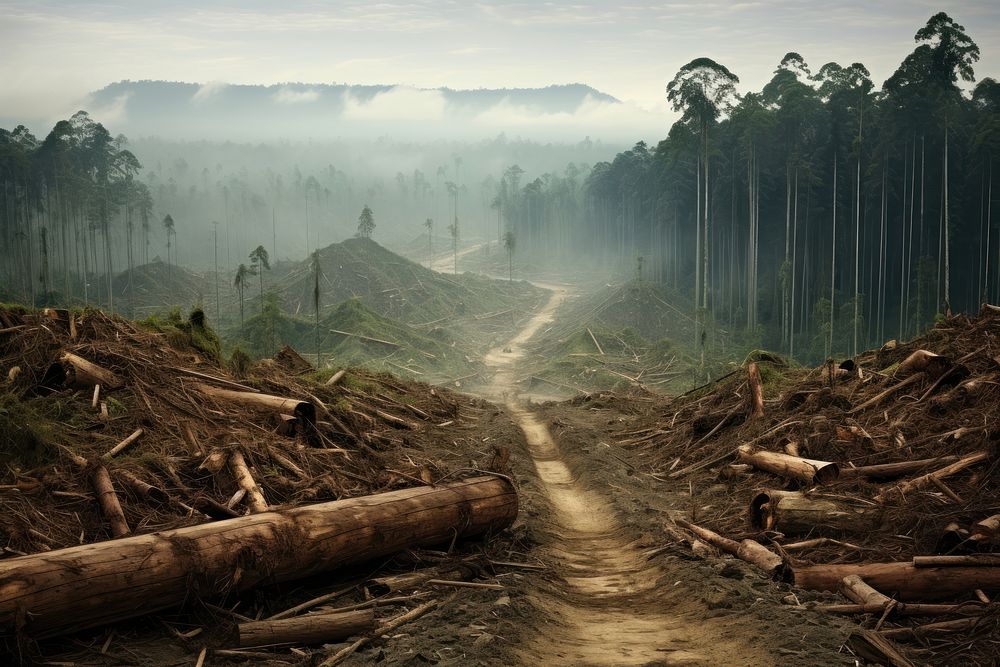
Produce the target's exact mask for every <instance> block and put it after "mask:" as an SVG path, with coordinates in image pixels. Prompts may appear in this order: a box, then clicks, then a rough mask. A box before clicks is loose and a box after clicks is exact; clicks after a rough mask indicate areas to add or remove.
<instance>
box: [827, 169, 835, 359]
mask: <svg viewBox="0 0 1000 667" xmlns="http://www.w3.org/2000/svg"><path fill="white" fill-rule="evenodd" d="M832 227H833V231H832V232H831V235H830V342H829V344H828V345H827V348H826V356H827V358H831V357H833V327H834V317H835V316H834V313H836V312H837V305H836V304H837V300H836V296H837V152H836V151H834V153H833V225H832Z"/></svg>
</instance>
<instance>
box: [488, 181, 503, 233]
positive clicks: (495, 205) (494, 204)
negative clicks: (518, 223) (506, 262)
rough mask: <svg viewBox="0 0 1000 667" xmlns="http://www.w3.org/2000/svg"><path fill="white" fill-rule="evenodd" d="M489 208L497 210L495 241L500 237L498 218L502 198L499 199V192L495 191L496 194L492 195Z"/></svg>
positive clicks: (501, 209) (501, 206) (499, 216)
mask: <svg viewBox="0 0 1000 667" xmlns="http://www.w3.org/2000/svg"><path fill="white" fill-rule="evenodd" d="M490 208H492V209H494V210H495V211H496V212H497V241H499V240H501V238H502V237H501V236H500V218H501V213H502V211H503V200H502V199H500V194H499V193H497V196H496V197H494V198H493V201H491V202H490Z"/></svg>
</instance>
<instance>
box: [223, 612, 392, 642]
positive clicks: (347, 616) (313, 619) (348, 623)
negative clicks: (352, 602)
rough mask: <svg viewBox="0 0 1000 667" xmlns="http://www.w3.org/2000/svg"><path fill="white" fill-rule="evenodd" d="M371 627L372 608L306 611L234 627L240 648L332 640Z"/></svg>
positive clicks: (373, 616)
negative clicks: (302, 613) (288, 616)
mask: <svg viewBox="0 0 1000 667" xmlns="http://www.w3.org/2000/svg"><path fill="white" fill-rule="evenodd" d="M374 630H375V613H374V612H373V611H372V610H371V609H362V610H359V611H348V612H341V613H338V614H309V615H307V616H296V617H294V618H286V619H284V620H277V621H272V620H269V621H254V622H252V623H241V624H240V625H239V626H238V628H237V632H238V637H239V639H238V641H237V643H238V645H239V647H240V648H252V647H255V646H274V645H277V644H305V645H307V646H309V645H313V644H332V643H334V642H340V641H344V640H345V639H347V638H348V637H352V636H354V635H362V634H368V633H370V632H373V631H374Z"/></svg>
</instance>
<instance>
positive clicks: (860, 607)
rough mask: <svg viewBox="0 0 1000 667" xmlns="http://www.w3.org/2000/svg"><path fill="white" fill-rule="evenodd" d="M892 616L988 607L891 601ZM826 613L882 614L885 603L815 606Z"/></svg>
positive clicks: (974, 612)
mask: <svg viewBox="0 0 1000 667" xmlns="http://www.w3.org/2000/svg"><path fill="white" fill-rule="evenodd" d="M891 602H892V604H893V607H892V616H944V615H948V614H965V615H970V616H976V615H980V614H983V613H986V611H987V610H988V607H987V606H986V605H985V604H983V603H981V602H959V603H955V604H927V603H921V602H896V601H895V600H892V601H891ZM816 608H817V609H818V610H819V611H823V612H826V613H828V614H879V615H881V614H883V613H885V610H886V605H884V604H882V603H874V604H867V605H864V604H857V603H852V604H825V605H820V606H818V607H816Z"/></svg>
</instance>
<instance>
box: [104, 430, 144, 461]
mask: <svg viewBox="0 0 1000 667" xmlns="http://www.w3.org/2000/svg"><path fill="white" fill-rule="evenodd" d="M141 435H142V429H141V428H137V429H136V430H134V431H132V435H130V436H129V437H127V438H125V439H124V440H122V441H121V442H119V443H118V444H117V445H115V446H114V447H112V448H111V449H110V450H108V451H107V452H106V453H105V454H104V458H106V459H110V458H112V457H113V456H114V455H115V454H119V453H121V452H122V451H124V450H125V448H126V447H128V446H129V445H131V444H132V443H133V442H135V441H136V440H138V439H139V436H141Z"/></svg>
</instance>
